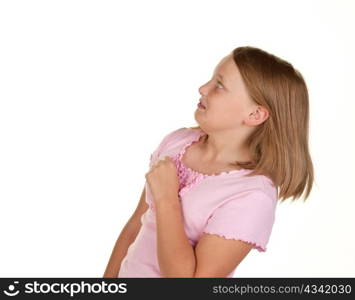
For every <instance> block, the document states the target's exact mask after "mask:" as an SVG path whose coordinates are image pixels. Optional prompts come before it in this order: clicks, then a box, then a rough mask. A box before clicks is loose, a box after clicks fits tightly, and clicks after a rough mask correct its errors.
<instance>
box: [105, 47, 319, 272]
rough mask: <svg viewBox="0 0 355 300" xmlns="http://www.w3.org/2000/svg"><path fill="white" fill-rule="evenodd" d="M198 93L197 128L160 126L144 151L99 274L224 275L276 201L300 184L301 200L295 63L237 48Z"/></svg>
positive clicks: (306, 159)
mask: <svg viewBox="0 0 355 300" xmlns="http://www.w3.org/2000/svg"><path fill="white" fill-rule="evenodd" d="M199 92H200V94H201V98H200V102H199V104H198V107H197V109H196V111H195V120H196V121H197V123H198V124H199V126H197V127H191V128H186V127H182V128H179V129H177V130H174V131H172V132H169V133H168V134H167V135H166V136H165V137H164V138H163V139H162V141H161V143H160V145H159V146H158V147H157V149H156V150H155V151H154V152H153V153H152V155H151V160H150V170H149V171H148V173H146V175H145V177H146V184H145V188H144V189H143V192H142V196H141V200H140V203H139V205H138V207H137V209H136V211H135V212H134V214H133V215H132V217H131V218H130V220H129V221H128V222H127V224H126V226H125V228H124V229H123V230H122V232H121V234H120V236H119V238H118V240H117V242H116V245H115V247H114V249H113V251H112V254H111V257H110V261H109V263H108V265H107V268H106V271H105V274H104V277H117V276H118V277H233V274H234V271H235V269H236V267H237V266H238V265H239V264H240V262H241V261H242V260H243V259H244V258H245V256H246V255H247V254H248V253H249V251H250V250H251V249H257V250H258V251H260V252H265V251H266V245H267V243H268V240H269V238H270V234H271V231H272V227H273V224H274V220H275V210H276V206H277V203H278V200H280V201H281V202H282V201H284V200H285V199H287V198H290V197H293V200H295V199H296V198H300V197H301V195H302V193H303V192H304V191H305V190H306V193H305V198H304V200H305V199H306V198H308V196H309V194H310V191H311V189H312V184H313V165H312V161H311V157H310V154H309V150H308V122H309V104H308V91H307V87H306V84H305V81H304V79H303V77H302V75H301V74H300V72H299V71H297V70H296V69H295V68H294V67H293V66H292V65H291V64H290V63H288V62H286V61H285V60H282V59H280V58H278V57H276V56H274V55H272V54H270V53H267V52H265V51H263V50H261V49H258V48H254V47H239V48H236V49H234V50H233V51H232V52H231V53H230V54H229V55H227V56H226V57H225V58H223V59H222V60H221V62H220V63H219V64H218V65H217V67H216V69H215V70H214V73H213V76H212V78H211V80H210V81H208V82H207V83H205V84H204V85H203V86H201V87H200V89H199ZM306 186H307V187H306Z"/></svg>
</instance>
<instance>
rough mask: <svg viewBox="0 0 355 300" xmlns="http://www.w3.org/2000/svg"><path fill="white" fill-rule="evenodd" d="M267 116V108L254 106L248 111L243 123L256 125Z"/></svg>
mask: <svg viewBox="0 0 355 300" xmlns="http://www.w3.org/2000/svg"><path fill="white" fill-rule="evenodd" d="M268 117H269V112H268V110H267V109H266V108H265V107H264V106H261V105H258V106H255V107H254V109H253V111H252V112H250V113H249V115H248V117H247V119H246V120H245V124H246V125H249V126H257V125H260V124H261V123H263V122H264V121H265V120H267V118H268Z"/></svg>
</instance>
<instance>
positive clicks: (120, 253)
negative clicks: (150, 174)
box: [103, 188, 149, 278]
mask: <svg viewBox="0 0 355 300" xmlns="http://www.w3.org/2000/svg"><path fill="white" fill-rule="evenodd" d="M148 207H149V206H148V204H147V203H146V202H145V188H144V189H143V192H142V194H141V197H140V200H139V204H138V206H137V208H136V210H135V212H134V213H133V215H132V216H131V218H130V219H129V220H128V222H127V223H126V225H125V226H124V228H123V229H122V231H121V233H120V235H119V237H118V239H117V241H116V243H115V246H114V248H113V250H112V253H111V256H110V259H109V262H108V264H107V266H106V270H105V273H104V275H103V278H116V277H117V276H118V273H119V270H120V266H121V262H122V260H123V258H124V257H125V256H126V254H127V249H128V247H129V246H130V245H131V244H132V242H133V241H134V240H135V238H136V236H137V234H138V232H139V230H140V228H141V226H142V224H141V221H140V218H141V216H142V214H143V213H144V212H145V211H146V210H147V209H148Z"/></svg>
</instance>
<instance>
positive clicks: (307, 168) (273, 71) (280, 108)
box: [190, 46, 314, 202]
mask: <svg viewBox="0 0 355 300" xmlns="http://www.w3.org/2000/svg"><path fill="white" fill-rule="evenodd" d="M232 57H233V60H234V62H235V63H236V65H237V66H238V69H239V71H240V73H241V75H242V78H243V81H244V83H245V85H246V87H247V90H248V93H249V96H250V97H251V99H252V100H253V101H254V102H255V103H257V104H258V105H261V106H264V107H265V108H266V109H267V110H268V112H269V117H268V118H267V119H266V120H265V121H264V122H263V123H262V124H260V125H258V126H257V127H256V129H255V131H254V132H253V133H252V134H251V135H250V136H249V137H248V139H247V141H246V146H247V147H248V149H249V151H250V154H251V156H252V161H249V162H239V161H236V162H235V163H234V164H233V165H235V166H237V167H241V168H244V169H250V170H252V172H250V173H249V174H246V175H245V176H254V175H258V174H261V175H265V176H267V177H269V178H270V179H271V180H272V181H273V183H274V185H275V186H276V187H277V189H278V198H279V201H281V202H283V201H284V200H286V199H287V198H290V197H293V200H296V199H297V198H300V197H301V196H302V193H303V192H304V191H305V190H306V192H305V197H304V201H305V200H306V199H307V198H308V196H309V194H310V192H311V189H312V185H313V181H314V174H313V164H312V160H311V156H310V153H309V149H308V131H309V100H308V90H307V86H306V83H305V80H304V79H303V76H302V75H301V73H300V72H299V71H298V70H296V69H295V68H294V67H293V66H292V65H291V64H290V63H289V62H287V61H285V60H283V59H281V58H279V57H277V56H275V55H272V54H270V53H268V52H266V51H263V50H261V49H259V48H255V47H251V46H245V47H238V48H235V49H234V50H233V51H232ZM190 128H192V129H197V128H198V129H201V128H200V126H195V127H190ZM201 130H202V129H201ZM293 200H292V201H293Z"/></svg>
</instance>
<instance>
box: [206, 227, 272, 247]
mask: <svg viewBox="0 0 355 300" xmlns="http://www.w3.org/2000/svg"><path fill="white" fill-rule="evenodd" d="M203 233H207V234H214V235H218V236H220V237H223V238H225V239H228V240H240V241H243V242H246V243H249V244H253V249H256V250H258V251H259V252H266V250H267V247H266V245H261V243H259V242H256V241H251V240H249V239H247V238H245V237H243V236H242V235H238V236H235V235H231V234H226V233H220V232H215V231H212V230H204V231H203Z"/></svg>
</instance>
